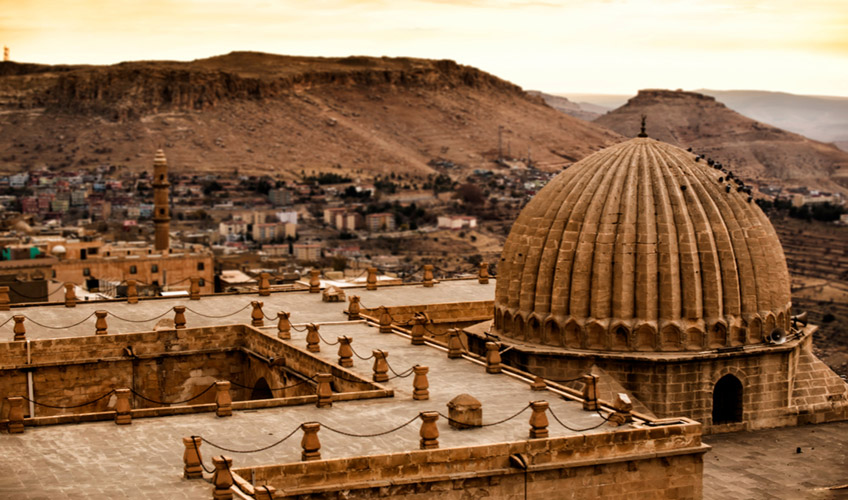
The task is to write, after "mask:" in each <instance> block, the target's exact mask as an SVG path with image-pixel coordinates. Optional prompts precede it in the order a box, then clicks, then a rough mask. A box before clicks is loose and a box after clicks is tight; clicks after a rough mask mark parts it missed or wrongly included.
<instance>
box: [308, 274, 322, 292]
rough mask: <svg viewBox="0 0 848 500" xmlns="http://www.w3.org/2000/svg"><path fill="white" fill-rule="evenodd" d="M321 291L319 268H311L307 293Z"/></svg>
mask: <svg viewBox="0 0 848 500" xmlns="http://www.w3.org/2000/svg"><path fill="white" fill-rule="evenodd" d="M320 292H321V270H320V269H311V270H310V271H309V293H320Z"/></svg>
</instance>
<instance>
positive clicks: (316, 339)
mask: <svg viewBox="0 0 848 500" xmlns="http://www.w3.org/2000/svg"><path fill="white" fill-rule="evenodd" d="M306 350H307V351H309V352H321V336H320V335H318V325H316V324H315V323H309V324H308V325H306Z"/></svg>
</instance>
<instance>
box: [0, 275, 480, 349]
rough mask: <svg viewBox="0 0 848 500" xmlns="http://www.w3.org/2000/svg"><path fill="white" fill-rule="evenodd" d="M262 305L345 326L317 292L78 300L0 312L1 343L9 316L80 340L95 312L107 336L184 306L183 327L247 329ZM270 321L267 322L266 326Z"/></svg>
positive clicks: (435, 292)
mask: <svg viewBox="0 0 848 500" xmlns="http://www.w3.org/2000/svg"><path fill="white" fill-rule="evenodd" d="M494 283H495V281H494V280H490V281H489V284H487V285H481V284H479V283H478V282H477V280H476V279H475V280H448V281H442V282H440V283H437V284H436V285H435V286H434V287H432V288H425V287H423V286H421V285H402V286H386V287H381V288H378V289H377V290H373V291H367V290H365V288H350V289H347V290H345V293H346V294H347V295H348V296H350V295H359V296H360V297H361V303H362V306H363V307H365V308H377V307H379V306H382V305H385V306H399V305H418V304H438V303H455V302H472V301H485V300H493V299H494V297H495V284H494ZM255 300H258V301H261V302H263V303H264V306H263V308H262V310H263V311H264V313H265V315H266V316H267V317H271V318H273V317H276V315H277V312H278V311H286V312H290V313H291V318H290V321H291V322H292V323H295V324H298V323H324V322H334V321H346V320H347V316H346V315H345V314H344V311H345V310H346V309H347V306H348V305H347V302H323V301H322V298H321V294H320V293H308V292H301V291H296V292H272V293H271V295H269V296H266V297H259V296H258V295H257V294H256V293H250V294H248V293H243V294H222V295H205V296H203V297H202V298H201V300H189V299H188V297H178V298H155V299H144V298H141V299H140V300H139V302H138V303H137V304H129V303H127V302H126V301H125V300H111V301H104V302H86V301H78V302H77V306H76V307H73V308H69V307H65V306H64V305H63V304H61V303H56V304H50V305H31V306H25V307H12V310H11V311H2V312H0V323H2V322H4V321H7V320H9V322H8V323H6V324H5V325H4V326H3V327H2V328H0V341H4V340H5V341H8V340H12V338H13V334H12V324H13V323H12V321H11V320H10V318H11V317H12V316H14V315H24V316H26V317H27V320H26V321H25V325H26V331H27V333H26V336H27V338H28V339H46V338H59V337H80V336H88V335H93V334H94V322H95V317H94V316H93V315H94V311H98V310H104V311H108V312H109V315H108V316H107V318H106V322H107V324H108V329H109V333H126V332H142V331H150V330H153V328H154V326H155V325H156V323H157V322H158V321H159V320H160V319H166V318H169V319H173V318H174V313H173V307H174V306H176V305H184V306H186V307H187V308H188V309H187V310H186V313H185V316H186V326H187V327H188V328H192V327H195V326H217V325H227V324H243V323H247V324H250V319H251V318H250V313H251V307H250V303H251V302H252V301H255ZM272 323H273V321H271V320H266V323H265V324H266V325H271V324H272Z"/></svg>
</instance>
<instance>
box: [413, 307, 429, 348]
mask: <svg viewBox="0 0 848 500" xmlns="http://www.w3.org/2000/svg"><path fill="white" fill-rule="evenodd" d="M429 322H430V318H429V317H428V316H427V313H424V312H417V313H415V316H414V317H413V320H412V331H411V332H410V337H411V338H412V345H424V337H425V332H426V328H424V325H426V324H427V323H429Z"/></svg>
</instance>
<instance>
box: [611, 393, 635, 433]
mask: <svg viewBox="0 0 848 500" xmlns="http://www.w3.org/2000/svg"><path fill="white" fill-rule="evenodd" d="M612 406H613V408H615V412H614V413H613V414H612V415H610V416H609V423H610V424H613V425H624V424H629V423H630V422H633V403H631V402H630V396H628V395H627V394H624V393H623V392H620V393H618V395H617V396H616V398H615V403H613V404H612Z"/></svg>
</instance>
